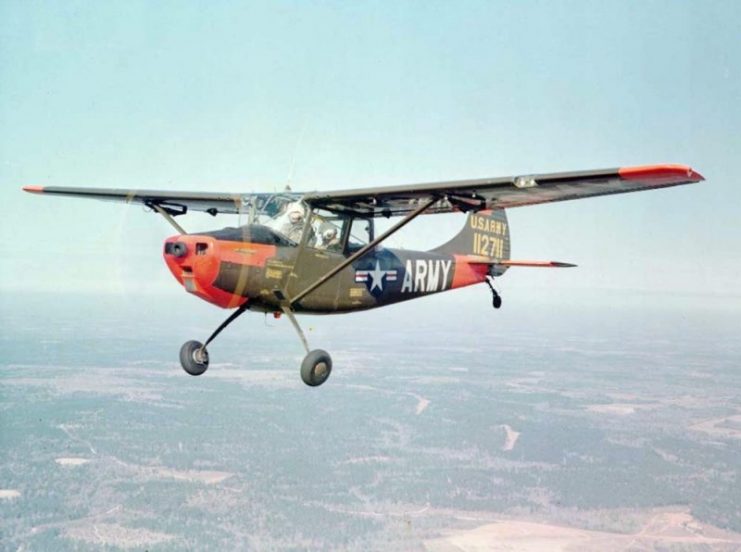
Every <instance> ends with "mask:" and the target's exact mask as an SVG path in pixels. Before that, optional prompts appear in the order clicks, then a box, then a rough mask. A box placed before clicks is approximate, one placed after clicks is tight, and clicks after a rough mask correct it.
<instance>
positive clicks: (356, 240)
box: [347, 218, 373, 252]
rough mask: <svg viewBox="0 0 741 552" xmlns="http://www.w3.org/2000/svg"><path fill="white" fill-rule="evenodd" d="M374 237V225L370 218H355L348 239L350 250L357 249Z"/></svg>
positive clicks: (348, 248)
mask: <svg viewBox="0 0 741 552" xmlns="http://www.w3.org/2000/svg"><path fill="white" fill-rule="evenodd" d="M372 239H373V225H372V223H371V221H370V220H369V219H359V218H356V219H353V221H352V226H351V227H350V236H349V237H348V239H347V250H348V252H353V251H357V250H358V249H360V248H361V247H364V246H366V245H368V244H369V243H370V242H371V240H372Z"/></svg>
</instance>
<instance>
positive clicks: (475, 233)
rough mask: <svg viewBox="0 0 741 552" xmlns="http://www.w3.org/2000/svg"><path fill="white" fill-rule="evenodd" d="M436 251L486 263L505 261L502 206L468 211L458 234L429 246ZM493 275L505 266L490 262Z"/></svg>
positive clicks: (507, 243)
mask: <svg viewBox="0 0 741 552" xmlns="http://www.w3.org/2000/svg"><path fill="white" fill-rule="evenodd" d="M433 251H434V252H436V253H447V254H450V255H463V256H466V257H480V258H482V260H484V259H485V260H487V261H490V262H499V261H507V260H509V258H510V256H509V255H510V239H509V223H508V222H507V214H506V213H505V212H504V209H487V210H484V211H479V212H477V213H470V214H469V215H468V217H467V218H466V223H465V225H464V226H463V228H462V229H461V231H460V232H458V234H456V235H455V236H453V238H452V239H451V240H450V241H448V242H447V243H444V244H443V245H441V246H439V247H436V248H435V249H433ZM492 268H494V269H495V270H496V272H495V273H494V274H492V275H493V276H499V275H501V274H503V273H504V271H505V270H506V269H507V267H506V266H498V265H494V266H493V267H492Z"/></svg>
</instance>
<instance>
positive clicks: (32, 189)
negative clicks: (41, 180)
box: [23, 186, 44, 194]
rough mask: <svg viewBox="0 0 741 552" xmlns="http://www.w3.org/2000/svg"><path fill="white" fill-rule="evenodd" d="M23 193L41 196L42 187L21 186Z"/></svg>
mask: <svg viewBox="0 0 741 552" xmlns="http://www.w3.org/2000/svg"><path fill="white" fill-rule="evenodd" d="M23 191H24V192H30V193H32V194H43V193H44V187H43V186H23Z"/></svg>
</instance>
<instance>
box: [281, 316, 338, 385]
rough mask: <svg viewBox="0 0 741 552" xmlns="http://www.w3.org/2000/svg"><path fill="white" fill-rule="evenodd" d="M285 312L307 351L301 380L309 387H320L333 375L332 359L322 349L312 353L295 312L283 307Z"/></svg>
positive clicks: (302, 364) (302, 365) (302, 366)
mask: <svg viewBox="0 0 741 552" xmlns="http://www.w3.org/2000/svg"><path fill="white" fill-rule="evenodd" d="M283 312H284V313H286V316H287V317H288V319H289V320H290V321H291V324H292V325H293V328H294V329H295V330H296V333H297V334H298V336H299V338H300V339H301V343H302V344H303V346H304V349H305V350H306V356H305V357H304V361H303V362H302V363H301V379H302V380H303V382H304V383H305V384H306V385H308V386H309V387H318V386H320V385H321V384H323V383H324V382H325V381H327V379H328V378H329V375H330V374H331V373H332V357H330V356H329V353H328V352H327V351H324V350H322V349H314V350H313V351H310V350H309V342H308V341H306V336H305V335H304V331H303V330H302V329H301V326H299V325H298V320H296V316H295V315H294V314H293V311H292V310H291V309H290V308H289V307H283Z"/></svg>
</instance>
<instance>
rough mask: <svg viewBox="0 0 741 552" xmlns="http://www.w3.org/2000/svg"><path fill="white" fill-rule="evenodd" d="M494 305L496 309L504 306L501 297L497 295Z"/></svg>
mask: <svg viewBox="0 0 741 552" xmlns="http://www.w3.org/2000/svg"><path fill="white" fill-rule="evenodd" d="M492 304H493V305H494V308H495V309H498V308H500V307H501V306H502V298H501V297H500V296H499V295H495V296H494V300H493V301H492Z"/></svg>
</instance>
